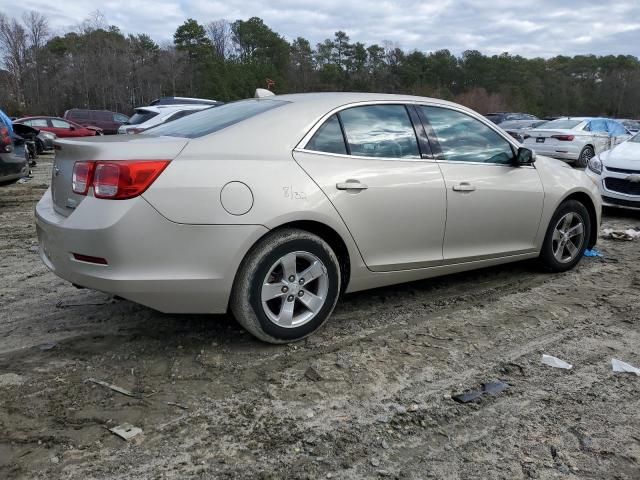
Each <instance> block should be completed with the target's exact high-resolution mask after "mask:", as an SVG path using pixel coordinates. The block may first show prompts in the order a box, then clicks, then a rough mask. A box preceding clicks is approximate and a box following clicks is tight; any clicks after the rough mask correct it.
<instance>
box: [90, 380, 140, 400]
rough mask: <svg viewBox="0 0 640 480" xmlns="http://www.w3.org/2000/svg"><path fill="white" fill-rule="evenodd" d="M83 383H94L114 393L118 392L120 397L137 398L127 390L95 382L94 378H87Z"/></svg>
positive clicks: (100, 381) (99, 381)
mask: <svg viewBox="0 0 640 480" xmlns="http://www.w3.org/2000/svg"><path fill="white" fill-rule="evenodd" d="M85 382H91V383H95V384H96V385H101V386H103V387H106V388H108V389H110V390H113V391H114V392H118V393H121V394H122V395H126V396H127V397H134V398H137V397H138V395H136V394H135V393H133V392H131V391H129V390H127V389H126V388H122V387H119V386H117V385H113V384H111V383H107V382H103V381H102V380H97V379H95V378H87V379H86V380H85Z"/></svg>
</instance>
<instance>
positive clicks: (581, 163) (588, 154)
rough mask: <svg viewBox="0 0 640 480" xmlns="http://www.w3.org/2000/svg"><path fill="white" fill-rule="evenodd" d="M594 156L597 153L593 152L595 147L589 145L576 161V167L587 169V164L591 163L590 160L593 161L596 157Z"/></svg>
mask: <svg viewBox="0 0 640 480" xmlns="http://www.w3.org/2000/svg"><path fill="white" fill-rule="evenodd" d="M594 155H595V152H594V151H593V147H591V146H589V145H587V146H586V147H584V148H583V149H582V151H581V152H580V156H579V157H578V159H577V160H576V167H580V168H587V164H588V163H589V160H591V159H592V158H593V157H594Z"/></svg>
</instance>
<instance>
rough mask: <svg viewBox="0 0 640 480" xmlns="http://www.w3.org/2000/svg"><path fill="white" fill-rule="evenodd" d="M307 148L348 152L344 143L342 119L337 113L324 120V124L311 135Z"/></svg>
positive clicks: (344, 153) (343, 153)
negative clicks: (340, 119)
mask: <svg viewBox="0 0 640 480" xmlns="http://www.w3.org/2000/svg"><path fill="white" fill-rule="evenodd" d="M305 148H306V149H307V150H313V151H314V152H326V153H338V154H342V155H346V154H347V147H346V145H345V143H344V136H343V135H342V129H341V128H340V121H339V120H338V117H337V116H336V115H331V117H330V118H329V119H328V120H327V121H326V122H324V124H323V125H322V126H321V127H320V128H319V129H318V131H316V133H315V134H314V135H313V137H311V140H309V143H307V146H306V147H305Z"/></svg>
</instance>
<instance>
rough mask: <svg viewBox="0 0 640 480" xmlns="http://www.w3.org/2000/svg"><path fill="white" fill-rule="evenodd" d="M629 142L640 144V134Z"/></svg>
mask: <svg viewBox="0 0 640 480" xmlns="http://www.w3.org/2000/svg"><path fill="white" fill-rule="evenodd" d="M629 141H630V142H633V143H640V133H637V134H635V135H634V136H633V137H631V138H630V139H629Z"/></svg>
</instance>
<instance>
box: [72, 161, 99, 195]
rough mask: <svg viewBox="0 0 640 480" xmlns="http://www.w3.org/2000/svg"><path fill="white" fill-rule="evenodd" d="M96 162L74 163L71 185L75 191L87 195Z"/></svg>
mask: <svg viewBox="0 0 640 480" xmlns="http://www.w3.org/2000/svg"><path fill="white" fill-rule="evenodd" d="M94 166H95V163H94V162H76V163H75V164H74V165H73V175H72V177H71V186H72V188H73V192H74V193H77V194H79V195H86V194H87V192H88V191H89V187H90V186H91V182H92V180H93V167H94Z"/></svg>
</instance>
